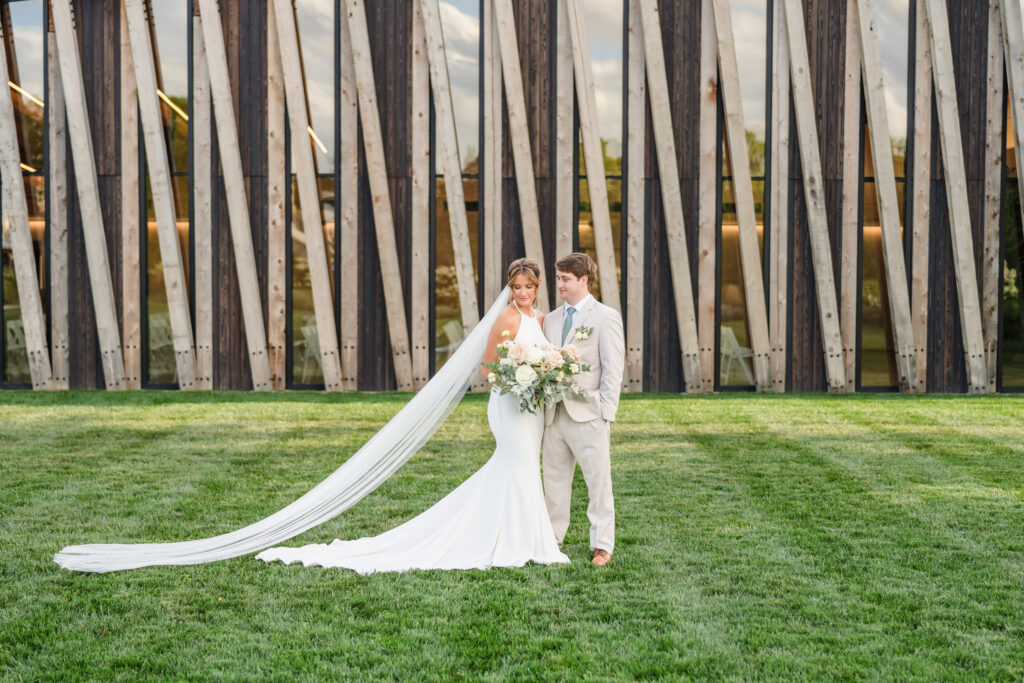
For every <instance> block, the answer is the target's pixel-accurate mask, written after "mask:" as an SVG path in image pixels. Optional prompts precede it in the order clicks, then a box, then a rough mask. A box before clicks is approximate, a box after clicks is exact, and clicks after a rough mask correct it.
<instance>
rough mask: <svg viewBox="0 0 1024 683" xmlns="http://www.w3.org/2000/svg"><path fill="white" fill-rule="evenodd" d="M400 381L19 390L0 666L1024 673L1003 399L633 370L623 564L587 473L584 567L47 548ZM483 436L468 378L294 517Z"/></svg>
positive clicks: (266, 503) (148, 527)
mask: <svg viewBox="0 0 1024 683" xmlns="http://www.w3.org/2000/svg"><path fill="white" fill-rule="evenodd" d="M408 398H409V395H407V394H405V395H401V394H352V395H348V394H346V395H331V396H327V395H323V394H315V393H289V394H284V395H276V396H256V395H250V394H237V393H211V394H193V395H180V394H175V393H162V392H141V393H130V394H118V395H114V394H104V393H99V392H71V393H69V394H68V393H65V394H57V393H38V394H35V393H31V392H2V393H0V409H2V410H3V415H4V418H5V419H4V420H3V421H0V444H3V447H2V448H0V470H2V471H3V473H4V478H3V482H2V483H0V492H2V495H0V513H2V518H3V520H4V523H3V524H2V525H0V551H2V552H0V604H2V606H3V613H4V618H3V619H2V620H0V678H12V679H36V678H80V679H105V678H138V677H143V678H186V677H190V678H214V677H216V678H232V679H234V678H272V679H292V678H364V679H370V678H382V677H383V678H402V679H406V678H424V679H452V678H469V679H474V680H478V679H504V678H530V679H541V680H543V679H549V680H564V679H575V678H598V679H623V678H657V677H667V678H673V679H678V678H696V679H720V678H733V679H737V678H739V679H777V680H790V679H793V678H804V679H806V678H815V679H819V678H887V679H892V678H898V679H935V678H963V679H985V680H992V679H995V680H998V679H1006V680H1015V679H1020V678H1022V677H1024V665H1022V661H1024V646H1022V643H1024V617H1022V614H1024V587H1022V586H1024V582H1022V581H1021V578H1022V577H1021V567H1024V541H1022V539H1021V534H1020V532H1019V530H1020V529H1021V528H1024V525H1022V522H1024V500H1022V496H1021V491H1022V490H1024V474H1022V471H1021V467H1020V466H1021V464H1022V463H1021V455H1022V454H1024V453H1022V449H1024V438H1022V437H1024V421H1022V420H1021V419H1020V418H1021V417H1024V410H1022V409H1021V408H1022V406H1024V403H1021V400H1020V398H1017V397H1012V396H1011V397H1006V396H1002V397H971V398H967V397H932V396H927V397H902V396H840V397H833V396H820V395H792V396H771V395H765V396H755V395H739V396H737V395H718V396H708V397H681V396H675V395H640V396H626V397H624V398H623V401H622V405H621V409H620V417H619V423H618V424H617V425H616V426H615V427H614V429H613V478H614V483H615V492H616V504H617V522H618V533H617V549H616V553H615V558H614V560H613V563H612V565H611V566H610V567H609V568H607V569H606V570H604V571H599V570H595V569H594V568H593V567H591V566H590V565H589V562H588V560H589V552H588V548H587V544H588V534H587V528H586V488H585V485H584V484H583V482H582V478H581V477H580V476H579V475H577V479H576V481H575V485H574V499H573V510H572V526H571V527H570V532H569V536H568V537H567V539H566V550H567V552H568V553H569V554H570V556H571V558H572V559H573V564H572V565H569V566H560V567H540V566H529V567H526V568H523V569H516V570H504V569H499V570H492V571H488V572H412V573H408V574H401V575H378V576H371V577H360V576H358V575H355V574H353V573H351V572H346V571H339V570H322V569H304V568H301V567H294V566H293V567H286V566H283V565H276V564H275V565H264V564H262V563H259V562H255V561H253V560H252V558H251V557H243V558H238V559H235V560H230V561H226V562H219V563H213V564H209V565H199V566H193V567H155V568H147V569H143V570H139V571H133V572H122V573H117V574H111V575H95V576H89V575H80V574H72V573H70V572H64V571H62V570H60V569H59V568H57V567H56V565H54V564H53V563H52V561H51V558H52V555H53V553H54V552H55V551H56V550H58V549H59V548H60V547H62V546H63V545H64V544H66V543H82V542H121V541H130V540H136V541H156V540H181V539H187V538H194V537H197V536H201V535H205V534H212V533H221V532H224V531H230V530H232V529H234V528H236V527H238V526H241V525H243V524H247V523H249V522H251V521H254V520H256V519H259V518H261V517H263V516H265V515H267V514H270V513H272V512H274V511H276V510H277V509H279V508H280V507H282V506H283V505H285V504H287V503H289V502H291V501H292V500H293V499H294V498H295V497H297V496H298V495H301V494H302V493H304V492H305V491H307V490H308V489H309V488H311V487H312V486H313V485H315V484H316V483H317V482H319V481H320V480H321V479H322V478H323V477H324V476H326V475H327V474H329V473H330V472H331V471H333V470H334V469H335V468H336V467H337V466H338V465H339V464H340V463H341V462H343V461H344V460H345V459H346V458H347V457H348V456H349V455H351V454H352V453H353V452H355V450H356V449H358V448H359V447H360V446H361V445H362V444H363V443H364V442H365V441H366V439H368V438H369V437H370V436H372V435H373V434H374V433H375V432H376V431H377V429H379V427H380V426H381V425H382V424H384V423H385V422H386V421H387V420H388V419H389V418H390V417H391V416H393V415H394V414H395V413H396V412H397V411H398V410H400V409H401V407H402V406H403V405H404V403H405V402H406V401H407V400H408ZM492 450H493V440H492V437H491V435H490V433H489V430H488V428H487V424H486V397H480V396H473V397H469V398H467V400H465V401H464V402H463V404H462V405H461V406H460V407H459V408H458V410H457V411H456V412H455V413H454V414H453V415H452V417H451V418H450V419H449V420H448V422H447V423H446V424H445V425H444V426H443V427H442V428H441V429H440V430H439V432H438V433H437V435H435V437H434V438H433V439H432V440H431V441H430V443H428V444H427V446H426V447H425V448H424V450H423V451H422V452H421V453H419V454H417V455H416V456H415V457H414V458H413V459H412V460H411V461H410V462H409V463H408V464H407V465H406V466H405V467H404V468H403V469H402V470H400V471H399V473H398V474H397V475H396V476H394V477H393V478H392V479H391V480H389V481H388V482H386V483H385V484H384V485H383V486H381V487H380V489H378V490H377V491H376V492H374V493H373V494H371V495H370V496H368V497H367V498H366V499H365V500H363V501H362V502H360V503H359V504H358V505H356V506H354V507H353V508H352V509H350V510H348V511H347V512H345V513H344V514H343V515H341V516H340V517H338V518H336V519H335V520H332V521H331V522H329V523H327V524H324V525H322V526H321V527H318V528H316V529H312V530H310V531H308V532H306V533H305V534H302V535H301V536H299V537H297V538H295V539H293V540H292V541H290V542H289V543H292V544H301V543H310V542H327V541H330V540H331V539H333V538H335V537H345V538H351V537H358V536H362V535H367V534H375V533H379V532H381V531H384V530H386V529H388V528H391V527H392V526H394V525H396V524H399V523H401V522H402V521H404V520H405V519H408V518H409V517H411V516H413V515H415V514H417V513H419V512H421V511H422V510H424V509H426V508H427V507H429V505H431V504H432V503H433V502H435V501H436V500H438V499H440V498H441V497H442V496H443V495H444V494H445V493H447V492H448V491H450V490H451V489H452V488H454V487H455V486H456V485H458V483H460V482H461V481H463V480H464V479H465V478H466V477H467V476H469V474H471V473H472V472H473V471H474V470H475V469H476V468H477V467H479V466H480V465H481V464H482V463H483V462H485V461H486V459H487V458H488V457H490V455H491V452H492Z"/></svg>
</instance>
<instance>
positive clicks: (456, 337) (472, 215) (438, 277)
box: [434, 178, 480, 372]
mask: <svg viewBox="0 0 1024 683" xmlns="http://www.w3.org/2000/svg"><path fill="white" fill-rule="evenodd" d="M479 187H480V183H479V181H478V180H477V179H476V178H464V179H463V181H462V188H463V192H464V193H465V195H466V220H467V222H468V223H469V245H470V249H471V250H472V253H473V263H479V261H478V255H479V244H478V234H479V233H478V230H477V226H478V221H479V217H480V214H479V211H478V206H479ZM436 202H437V204H436V211H437V218H436V223H435V226H436V235H435V236H436V243H435V244H436V251H435V264H434V282H435V284H434V371H435V372H436V371H437V370H439V369H440V368H441V366H442V365H444V363H445V361H446V360H448V358H450V357H451V355H452V353H454V352H455V349H456V348H458V346H459V344H460V343H462V339H463V331H462V309H461V308H460V302H459V282H458V279H457V278H456V276H455V250H454V246H453V244H452V232H451V224H450V222H449V217H448V197H447V194H446V192H445V182H444V179H443V178H438V179H437V191H436ZM474 275H475V276H476V281H475V282H474V286H476V282H478V281H479V274H478V273H477V272H476V271H475V270H474Z"/></svg>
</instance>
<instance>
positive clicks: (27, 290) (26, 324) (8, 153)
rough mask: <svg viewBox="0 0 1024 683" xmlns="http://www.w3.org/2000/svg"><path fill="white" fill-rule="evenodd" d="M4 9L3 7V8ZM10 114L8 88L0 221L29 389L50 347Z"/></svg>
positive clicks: (0, 142) (42, 381) (2, 63)
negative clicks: (4, 227)
mask: <svg viewBox="0 0 1024 683" xmlns="http://www.w3.org/2000/svg"><path fill="white" fill-rule="evenodd" d="M5 9H6V8H5ZM13 39H14V37H13V36H9V35H5V34H4V33H3V30H2V29H0V41H2V42H3V46H2V47H3V49H0V84H6V83H9V82H11V76H10V72H9V71H8V67H7V52H8V50H10V51H11V52H12V53H13V50H14V46H13V45H12V44H11V42H12V41H13ZM17 131H18V126H17V121H16V119H15V117H14V101H13V100H12V99H11V91H10V90H7V92H4V93H2V94H0V185H2V187H3V209H4V210H3V222H4V223H6V224H7V225H8V226H9V229H10V240H11V251H12V257H13V259H14V277H15V279H16V281H17V283H18V303H19V304H20V306H21V324H22V327H23V329H24V331H25V351H26V353H27V355H28V369H29V375H30V377H31V378H32V388H33V389H49V388H50V374H51V373H50V351H49V349H48V348H47V346H46V317H45V315H44V313H43V300H42V297H41V296H40V295H39V274H38V273H37V272H36V260H35V251H34V249H33V247H32V229H31V228H30V227H29V223H28V199H27V198H26V196H25V179H24V177H23V176H22V174H21V145H20V144H19V142H18V135H17Z"/></svg>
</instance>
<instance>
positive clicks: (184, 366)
mask: <svg viewBox="0 0 1024 683" xmlns="http://www.w3.org/2000/svg"><path fill="white" fill-rule="evenodd" d="M121 6H122V9H123V11H124V12H125V14H124V15H122V16H126V18H127V26H126V28H127V32H128V38H129V42H130V43H131V59H132V66H133V68H134V70H135V79H136V83H137V85H138V100H139V112H140V114H141V117H140V118H141V122H142V134H143V139H144V140H145V145H146V162H147V165H148V167H149V184H150V188H151V190H152V193H153V211H154V214H155V215H156V225H157V237H158V239H159V242H160V261H161V263H162V264H163V275H164V289H165V292H166V295H167V312H168V317H169V318H170V322H171V337H172V343H173V345H174V360H175V365H176V367H177V369H178V387H179V388H180V389H181V390H183V391H190V390H192V389H195V371H196V355H195V348H194V346H193V341H192V314H191V311H190V310H189V301H188V287H187V285H186V282H185V268H184V265H183V263H182V258H181V247H180V244H179V242H178V221H177V216H176V215H175V210H174V195H173V193H172V190H171V166H170V161H169V160H168V158H167V139H166V137H165V134H164V126H163V120H162V117H161V115H160V101H159V99H158V98H157V94H156V92H157V82H156V67H155V66H154V64H153V46H152V44H151V43H150V40H149V39H150V33H149V19H148V18H147V16H146V10H145V7H144V5H143V0H122V5H121Z"/></svg>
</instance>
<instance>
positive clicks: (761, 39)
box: [729, 0, 768, 177]
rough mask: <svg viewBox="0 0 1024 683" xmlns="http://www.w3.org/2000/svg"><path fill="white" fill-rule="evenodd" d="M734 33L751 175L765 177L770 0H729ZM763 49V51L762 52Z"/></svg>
mask: <svg viewBox="0 0 1024 683" xmlns="http://www.w3.org/2000/svg"><path fill="white" fill-rule="evenodd" d="M729 9H730V11H731V12H732V31H733V36H734V38H735V41H736V43H735V44H736V45H737V47H738V48H739V49H737V50H736V62H737V64H738V65H739V71H740V74H739V75H740V98H741V99H742V101H743V120H744V123H743V127H744V128H745V130H746V133H747V151H748V153H749V155H750V174H751V175H752V176H755V177H759V176H764V140H765V122H766V121H767V118H766V117H767V114H766V105H767V102H768V99H767V92H768V91H767V72H766V68H767V57H768V0H729ZM759 47H760V49H758V48H759Z"/></svg>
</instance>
